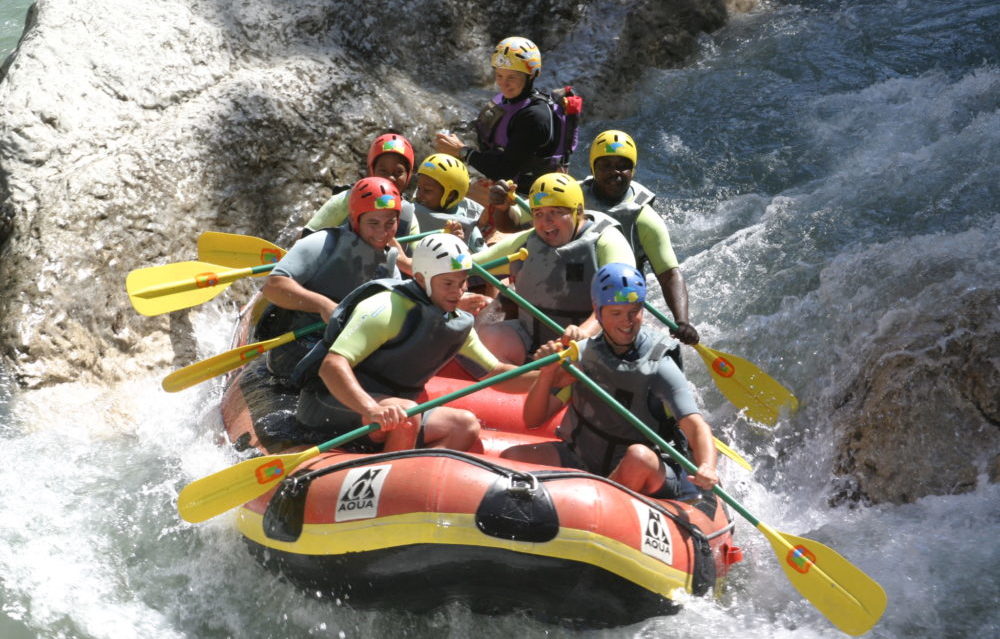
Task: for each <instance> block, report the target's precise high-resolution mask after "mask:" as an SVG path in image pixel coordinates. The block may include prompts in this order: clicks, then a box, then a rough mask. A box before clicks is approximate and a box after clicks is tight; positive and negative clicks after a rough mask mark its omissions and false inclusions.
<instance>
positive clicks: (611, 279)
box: [590, 262, 646, 320]
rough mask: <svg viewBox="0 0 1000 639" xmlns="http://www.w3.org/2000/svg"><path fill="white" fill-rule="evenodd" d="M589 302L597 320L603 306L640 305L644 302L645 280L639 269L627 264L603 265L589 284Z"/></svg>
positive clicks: (613, 263)
mask: <svg viewBox="0 0 1000 639" xmlns="http://www.w3.org/2000/svg"><path fill="white" fill-rule="evenodd" d="M590 301H591V303H592V304H593V305H594V312H595V313H596V314H597V318H598V320H600V316H601V315H600V314H601V308H602V307H604V306H612V305H615V304H634V303H635V302H638V303H640V304H641V303H643V302H645V301H646V278H645V276H644V275H643V274H642V272H641V271H639V269H637V268H636V267H634V266H631V265H629V264H621V263H618V262H612V263H611V264H605V265H604V266H602V267H601V268H600V270H598V271H597V273H596V274H594V280H593V281H592V282H591V283H590Z"/></svg>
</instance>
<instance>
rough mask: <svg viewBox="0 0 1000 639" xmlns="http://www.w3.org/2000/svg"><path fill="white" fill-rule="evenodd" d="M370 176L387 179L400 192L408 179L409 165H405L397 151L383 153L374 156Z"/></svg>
mask: <svg viewBox="0 0 1000 639" xmlns="http://www.w3.org/2000/svg"><path fill="white" fill-rule="evenodd" d="M372 177H380V178H385V179H387V180H389V181H390V182H392V183H393V184H395V185H396V188H397V189H399V192H400V193H402V192H403V189H405V188H406V185H407V184H408V183H409V181H410V167H409V166H407V165H406V160H405V159H403V156H401V155H399V154H398V153H383V154H382V155H380V156H378V157H377V158H375V163H374V164H373V165H372Z"/></svg>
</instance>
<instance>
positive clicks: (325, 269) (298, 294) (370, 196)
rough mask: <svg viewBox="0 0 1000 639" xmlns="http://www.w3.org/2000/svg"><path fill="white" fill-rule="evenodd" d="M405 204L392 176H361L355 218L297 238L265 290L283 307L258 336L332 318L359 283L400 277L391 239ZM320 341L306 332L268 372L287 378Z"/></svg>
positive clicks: (273, 355) (276, 356) (275, 356)
mask: <svg viewBox="0 0 1000 639" xmlns="http://www.w3.org/2000/svg"><path fill="white" fill-rule="evenodd" d="M401 205H402V198H401V197H400V195H399V191H398V190H397V189H396V185H395V184H393V183H392V182H390V181H389V180H387V179H385V178H380V177H371V178H364V179H362V180H359V181H358V182H357V184H355V185H354V187H353V188H351V191H350V196H349V205H348V206H349V210H350V219H349V222H348V223H347V224H344V225H342V226H336V227H332V228H327V229H323V230H321V231H319V232H317V233H313V234H312V235H309V236H308V237H305V238H303V239H301V240H300V241H298V242H296V243H295V245H294V246H292V248H291V250H289V251H288V253H286V254H285V256H284V257H283V258H281V261H279V262H278V263H277V264H276V265H275V267H274V270H273V271H271V274H270V275H268V277H267V281H266V282H265V284H264V288H263V289H262V290H261V293H262V294H263V295H264V297H266V298H267V300H268V301H269V302H271V304H273V305H274V307H277V309H275V308H273V307H272V308H271V309H269V310H268V311H266V312H265V315H264V319H262V320H261V322H259V323H258V327H257V335H256V337H257V338H258V339H268V338H270V337H274V336H276V335H279V334H281V333H284V332H286V331H293V330H296V329H299V328H302V327H304V326H307V325H309V324H313V323H315V322H317V321H320V320H322V321H324V322H327V321H329V320H330V315H331V314H332V313H333V311H334V309H335V308H337V303H338V302H340V300H342V299H343V298H344V297H346V296H347V294H348V293H350V292H351V291H353V290H354V289H355V288H357V287H358V286H360V285H362V284H364V283H365V282H367V281H369V280H373V279H377V278H383V277H398V275H399V271H398V270H397V269H396V251H397V250H396V249H395V248H393V247H391V246H390V243H391V241H392V240H393V238H394V236H395V233H396V227H397V225H398V223H399V212H400V207H401ZM278 309H281V310H278ZM317 339H318V338H313V337H312V336H305V337H303V338H301V339H299V340H296V341H294V342H291V343H289V344H285V345H284V346H280V347H278V348H275V349H273V350H271V351H268V353H267V368H268V370H270V371H271V373H272V374H273V375H275V376H277V377H279V378H287V377H288V376H289V375H290V374H291V372H292V369H293V368H294V367H295V365H296V364H297V363H298V361H299V360H300V359H302V356H303V355H305V354H306V353H307V352H309V349H310V348H312V345H313V344H315V343H316V341H317Z"/></svg>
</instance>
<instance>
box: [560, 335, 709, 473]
mask: <svg viewBox="0 0 1000 639" xmlns="http://www.w3.org/2000/svg"><path fill="white" fill-rule="evenodd" d="M645 335H646V338H645V339H644V340H642V341H641V342H640V343H639V344H638V357H637V358H636V359H635V360H633V361H627V360H625V359H622V358H621V357H619V356H618V355H616V354H615V353H614V351H612V350H611V347H610V346H609V345H608V343H607V342H606V341H605V340H604V337H603V336H602V335H597V336H595V337H591V338H590V339H588V340H586V341H584V342H583V343H582V344H581V345H580V346H581V353H580V362H579V364H578V366H579V367H580V369H581V370H583V371H584V372H585V373H586V374H587V375H588V376H590V378H591V379H593V380H594V382H596V383H597V385H598V386H600V387H601V388H603V389H604V390H606V391H607V392H608V393H610V394H611V396H612V397H614V398H615V399H617V400H618V401H619V402H620V403H621V404H622V405H623V406H625V408H627V409H629V410H630V411H631V412H632V413H633V414H634V415H635V416H636V417H638V418H639V419H640V420H641V421H642V422H643V423H644V424H646V425H647V426H649V427H650V428H652V429H653V430H654V431H656V432H657V433H658V434H659V435H660V436H661V437H663V439H665V440H666V441H667V442H668V443H669V444H671V445H672V446H673V447H674V448H677V449H678V450H679V451H680V452H681V453H682V454H684V455H685V456H687V457H688V458H690V451H689V450H688V445H687V438H685V437H684V434H683V433H682V432H681V430H680V428H678V426H677V421H676V420H675V419H674V418H673V417H672V416H669V415H668V410H667V409H666V408H665V407H664V406H663V404H662V403H661V402H660V400H658V399H657V398H655V397H654V396H653V394H652V392H651V386H652V383H653V380H654V379H655V377H654V376H655V375H656V374H657V369H659V367H660V365H661V363H662V360H663V358H664V356H665V355H667V354H668V353H669V351H670V350H671V349H672V348H673V347H674V345H675V342H674V340H673V339H672V338H670V337H669V336H667V335H666V334H664V333H660V332H654V331H649V332H646V333H645ZM651 402H654V405H653V406H650V403H651ZM558 434H559V437H560V438H562V439H563V440H564V441H566V442H567V443H568V444H569V445H570V446H571V447H572V448H573V450H574V451H575V452H576V454H577V455H578V456H579V457H580V458H581V459H583V460H584V462H585V463H586V464H587V466H588V469H590V470H591V472H595V473H599V474H602V475H605V476H607V475H608V474H609V473H610V472H611V471H612V470H614V467H615V466H616V465H617V464H618V462H619V461H620V460H621V458H622V456H623V455H624V454H625V450H626V449H627V448H628V446H629V445H631V444H635V443H643V442H648V440H647V439H646V437H645V435H643V434H642V433H641V432H640V431H639V430H638V429H636V428H635V427H634V426H632V425H631V424H629V423H628V422H627V421H625V419H624V418H622V416H621V415H619V414H618V413H617V412H615V410H614V409H613V408H611V407H610V406H608V404H607V402H605V401H604V400H602V399H601V398H600V397H598V396H597V395H595V394H593V392H591V391H590V389H588V388H587V387H586V386H585V385H583V384H579V383H578V384H574V385H573V396H572V398H571V399H570V404H569V410H567V411H566V415H565V417H564V418H563V421H562V423H561V424H560V425H559V429H558ZM650 446H652V444H650Z"/></svg>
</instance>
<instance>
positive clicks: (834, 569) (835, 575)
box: [562, 361, 886, 635]
mask: <svg viewBox="0 0 1000 639" xmlns="http://www.w3.org/2000/svg"><path fill="white" fill-rule="evenodd" d="M562 365H563V368H565V369H566V370H567V371H569V373H570V374H571V375H572V376H573V377H575V378H576V379H578V380H579V381H581V382H582V383H583V384H585V385H586V386H587V388H588V389H590V391H591V392H592V393H594V394H595V395H597V396H598V397H600V398H601V399H602V400H604V401H605V402H606V403H607V404H608V405H609V406H611V408H612V409H614V411H615V412H617V413H618V414H619V415H621V416H622V418H624V419H625V420H626V421H628V422H629V423H630V424H632V426H634V427H635V428H637V429H639V430H640V431H642V433H643V434H644V435H646V437H648V438H650V439H651V440H652V441H654V442H656V444H657V445H658V446H660V447H661V448H662V449H663V450H665V451H667V454H669V455H670V456H671V457H673V458H674V460H675V461H677V463H679V464H680V465H681V466H682V467H683V468H684V469H685V470H687V471H688V472H689V473H691V474H692V475H694V474H696V473H697V472H698V467H697V466H695V465H694V464H693V463H691V461H689V460H688V459H687V458H686V457H684V455H681V454H680V452H678V451H677V449H675V448H674V447H673V446H671V445H670V444H668V443H667V442H666V441H664V440H663V438H662V437H660V436H659V435H658V434H656V432H655V431H653V430H652V429H651V428H649V427H648V426H646V424H644V423H643V422H642V420H640V419H639V418H637V417H636V416H635V415H633V414H632V412H631V411H629V410H628V409H627V408H625V407H624V406H622V405H621V403H619V402H618V400H616V399H615V398H614V397H612V396H611V395H610V394H609V393H608V392H607V391H606V390H604V389H603V388H601V387H600V386H598V385H597V384H596V383H595V382H594V381H593V380H592V379H591V378H590V377H589V376H588V375H587V374H586V373H584V372H583V371H581V370H580V369H579V368H577V367H576V366H574V365H573V364H572V363H570V362H567V361H564V362H563V363H562ZM712 492H714V493H715V494H716V495H718V496H719V497H720V498H721V499H722V500H723V501H725V502H726V503H727V504H729V506H730V507H732V508H733V510H735V511H736V512H738V513H739V514H740V515H742V516H743V517H744V518H745V519H746V520H747V521H749V522H750V523H751V524H753V526H754V527H755V528H757V530H759V531H761V532H762V533H763V534H764V536H765V537H767V540H768V542H770V544H771V547H772V549H773V550H774V552H775V555H776V556H777V557H778V559H779V562H780V565H781V568H782V570H783V571H784V573H785V575H786V576H787V577H788V579H789V581H790V582H791V583H792V585H793V586H794V587H795V589H796V590H798V591H799V593H800V594H802V596H804V597H805V598H806V599H808V600H809V602H810V603H812V604H813V605H814V606H816V608H817V610H819V611H820V612H821V613H823V615H824V616H825V617H826V618H827V619H829V620H830V621H831V622H832V623H833V624H834V625H835V626H837V627H838V628H840V629H841V630H843V631H844V632H847V633H849V634H852V635H860V634H864V633H866V632H868V631H869V630H870V629H871V628H872V627H873V626H874V625H875V624H876V623H878V620H879V619H880V618H881V616H882V613H883V612H884V611H885V607H886V596H885V591H884V590H882V587H881V586H880V585H879V584H878V582H876V581H875V580H874V579H872V578H871V577H869V576H868V575H866V574H865V573H864V572H863V571H862V570H861V569H860V568H858V567H857V566H855V565H854V564H852V563H851V562H849V561H848V560H847V559H845V558H844V557H842V556H840V555H839V554H838V553H837V552H836V551H834V550H833V549H831V548H828V547H826V546H824V545H823V544H821V543H819V542H818V541H814V540H812V539H807V538H805V537H796V536H795V535H790V534H788V533H783V532H781V531H778V530H775V529H774V528H771V527H770V526H768V525H767V524H765V523H763V522H762V521H760V520H759V519H757V518H756V517H754V516H753V514H751V513H750V511H749V510H747V509H746V508H744V507H743V505H742V504H741V503H740V502H738V501H736V499H734V498H733V497H732V496H731V495H730V494H729V493H727V492H726V491H725V490H724V489H723V488H722V487H721V486H719V485H718V484H716V485H715V486H713V487H712Z"/></svg>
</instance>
